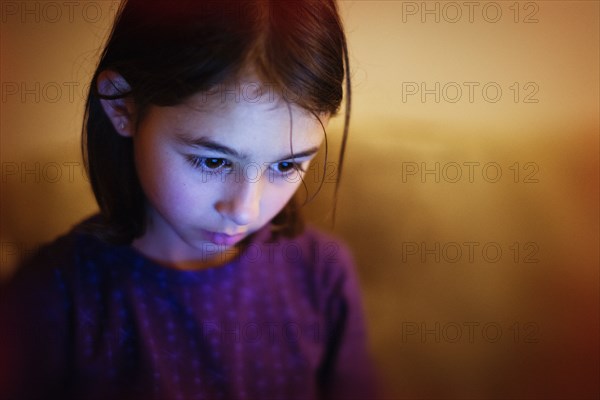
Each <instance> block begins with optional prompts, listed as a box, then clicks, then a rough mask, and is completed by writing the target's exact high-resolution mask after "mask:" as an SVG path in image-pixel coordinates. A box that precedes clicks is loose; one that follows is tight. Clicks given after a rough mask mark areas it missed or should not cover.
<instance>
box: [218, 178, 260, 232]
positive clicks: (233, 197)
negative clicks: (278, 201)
mask: <svg viewBox="0 0 600 400" xmlns="http://www.w3.org/2000/svg"><path fill="white" fill-rule="evenodd" d="M261 181H262V179H259V180H258V181H249V180H247V179H243V180H242V182H236V183H231V186H230V190H228V192H227V193H226V195H225V196H224V198H223V199H221V200H220V201H218V202H217V203H216V206H215V208H216V209H217V211H218V212H219V213H220V214H221V215H222V216H224V217H225V218H227V219H229V220H231V221H233V222H234V223H235V224H236V225H241V226H243V225H249V224H250V223H252V222H254V221H255V220H256V219H258V216H259V212H260V198H261V192H262V182H261Z"/></svg>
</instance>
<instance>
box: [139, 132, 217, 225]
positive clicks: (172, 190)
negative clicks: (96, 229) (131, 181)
mask: <svg viewBox="0 0 600 400" xmlns="http://www.w3.org/2000/svg"><path fill="white" fill-rule="evenodd" d="M150 144H151V143H148V144H146V143H143V142H142V143H139V146H138V147H136V153H135V162H136V169H137V173H138V178H139V180H140V184H141V186H142V190H143V191H144V194H145V195H146V198H147V199H148V201H149V202H150V205H151V206H152V207H154V208H155V209H157V210H159V211H160V212H161V213H162V214H170V215H186V214H188V215H189V213H190V212H194V211H196V212H197V211H198V210H199V209H201V208H202V206H201V205H202V204H203V203H205V202H206V200H207V199H206V198H205V197H206V195H207V194H208V193H210V192H211V190H210V188H209V187H205V188H200V187H199V186H200V184H196V183H195V178H196V177H195V176H194V172H193V170H192V169H191V167H189V166H188V165H187V164H186V163H185V161H184V160H183V159H182V158H181V157H179V155H178V154H170V153H169V152H167V151H161V148H160V147H159V146H151V145H150ZM206 186H210V185H206ZM200 189H203V190H200Z"/></svg>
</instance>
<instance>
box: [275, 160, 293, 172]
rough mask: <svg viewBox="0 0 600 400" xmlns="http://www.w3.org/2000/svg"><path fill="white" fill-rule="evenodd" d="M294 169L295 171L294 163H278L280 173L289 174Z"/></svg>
mask: <svg viewBox="0 0 600 400" xmlns="http://www.w3.org/2000/svg"><path fill="white" fill-rule="evenodd" d="M293 169H295V164H294V163H292V162H289V161H283V162H280V163H277V170H278V171H279V172H289V171H291V170H293Z"/></svg>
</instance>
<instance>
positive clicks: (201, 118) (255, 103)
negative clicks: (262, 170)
mask: <svg viewBox="0 0 600 400" xmlns="http://www.w3.org/2000/svg"><path fill="white" fill-rule="evenodd" d="M172 112H173V114H174V116H175V118H174V121H173V123H174V125H175V128H176V129H178V130H179V129H183V130H185V131H186V133H188V134H193V135H204V136H206V135H208V136H221V137H222V139H223V140H228V139H230V140H241V139H254V140H256V141H259V142H264V141H265V140H268V141H269V142H270V143H271V144H272V145H273V146H276V145H277V144H278V143H279V142H282V143H286V144H287V147H288V148H289V143H290V132H291V134H292V138H293V139H294V142H296V141H299V142H304V141H308V142H311V143H312V144H314V143H315V142H316V141H318V139H319V138H322V137H323V136H324V132H323V128H324V126H325V124H326V123H327V122H328V116H326V115H319V117H318V118H317V116H315V115H314V114H312V113H311V112H309V111H307V110H305V109H303V108H301V107H299V106H297V105H295V104H294V103H290V102H288V101H286V99H285V98H284V97H283V96H282V95H281V94H277V93H275V91H274V90H273V88H272V86H269V85H265V84H260V83H256V82H244V83H239V84H230V85H227V86H224V85H223V86H220V87H217V88H213V89H212V90H211V91H209V92H202V93H198V94H196V95H194V96H192V97H190V98H189V99H188V100H187V101H186V102H185V103H183V104H181V105H178V106H176V107H172ZM319 120H320V122H319ZM321 123H323V126H321ZM263 144H264V143H263Z"/></svg>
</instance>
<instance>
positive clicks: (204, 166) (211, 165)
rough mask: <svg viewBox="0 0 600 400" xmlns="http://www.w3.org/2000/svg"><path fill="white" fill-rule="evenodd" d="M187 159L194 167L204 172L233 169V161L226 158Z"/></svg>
mask: <svg viewBox="0 0 600 400" xmlns="http://www.w3.org/2000/svg"><path fill="white" fill-rule="evenodd" d="M187 158H188V162H189V163H190V164H191V165H192V167H194V168H197V169H200V170H202V171H207V172H219V171H221V170H223V169H230V168H231V167H232V163H231V161H229V160H227V159H225V158H215V157H196V156H188V157H187Z"/></svg>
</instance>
